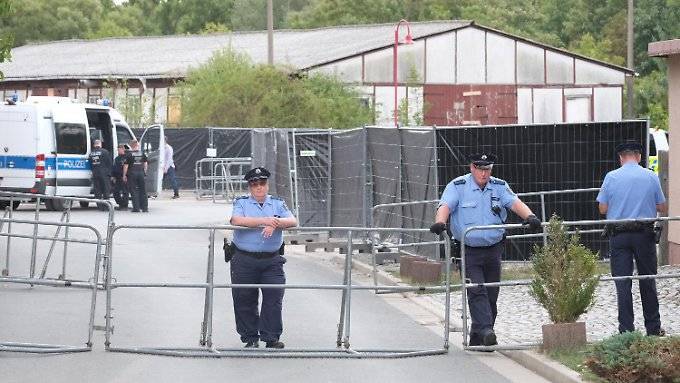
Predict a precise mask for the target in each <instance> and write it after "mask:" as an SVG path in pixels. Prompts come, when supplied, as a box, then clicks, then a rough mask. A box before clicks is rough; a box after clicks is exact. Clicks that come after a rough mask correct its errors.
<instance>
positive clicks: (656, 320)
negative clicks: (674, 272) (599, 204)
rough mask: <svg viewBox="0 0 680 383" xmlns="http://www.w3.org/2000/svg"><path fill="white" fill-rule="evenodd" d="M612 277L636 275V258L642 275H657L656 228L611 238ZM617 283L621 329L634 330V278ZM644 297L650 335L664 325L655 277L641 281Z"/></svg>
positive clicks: (641, 295) (643, 309)
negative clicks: (634, 270) (654, 230)
mask: <svg viewBox="0 0 680 383" xmlns="http://www.w3.org/2000/svg"><path fill="white" fill-rule="evenodd" d="M609 247H610V248H609V251H610V256H611V262H610V265H611V272H612V276H614V277H619V276H624V275H633V260H634V261H635V266H636V267H637V270H638V275H655V274H656V269H657V265H656V244H655V242H654V233H653V232H652V231H641V232H631V233H619V234H615V235H614V236H613V237H612V238H611V239H610V240H609ZM615 283H616V298H617V303H618V308H619V332H625V331H634V330H635V324H634V316H633V294H632V293H631V286H632V284H633V282H632V280H630V279H628V280H620V281H615ZM639 284H640V298H641V300H642V312H643V314H644V317H645V328H646V329H647V334H658V333H659V330H660V328H661V317H660V316H659V298H658V296H657V293H656V281H655V280H654V279H645V280H640V281H639Z"/></svg>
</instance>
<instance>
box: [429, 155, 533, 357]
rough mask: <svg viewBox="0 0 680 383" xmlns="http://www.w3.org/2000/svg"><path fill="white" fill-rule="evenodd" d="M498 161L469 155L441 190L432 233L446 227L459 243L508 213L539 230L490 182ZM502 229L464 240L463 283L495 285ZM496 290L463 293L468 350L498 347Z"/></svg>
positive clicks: (511, 196)
mask: <svg viewBox="0 0 680 383" xmlns="http://www.w3.org/2000/svg"><path fill="white" fill-rule="evenodd" d="M495 162H496V156H494V155H493V154H488V153H483V154H474V155H471V156H470V173H468V174H466V175H463V176H460V177H457V178H455V179H454V180H453V181H451V182H449V184H448V185H446V188H445V189H444V193H443V194H442V196H441V201H440V202H439V208H438V209H437V214H436V216H435V223H434V224H433V225H432V226H431V227H430V231H431V232H433V233H435V234H441V233H443V232H445V231H446V230H447V228H448V225H447V221H449V222H450V228H451V232H452V233H453V239H454V240H456V241H461V239H462V237H463V233H464V232H465V229H467V228H468V227H471V226H480V225H499V224H503V223H504V222H505V220H506V218H507V216H508V213H507V210H506V209H510V210H512V211H513V212H515V213H516V214H517V215H518V216H520V217H521V218H522V219H524V220H525V223H526V224H528V225H529V226H530V227H531V229H533V230H538V229H540V227H541V221H540V220H539V219H538V218H536V216H535V215H534V214H533V213H532V212H531V209H529V207H528V206H527V205H526V204H525V203H524V202H522V201H521V200H520V199H519V198H518V197H517V196H516V195H515V193H513V191H512V189H510V186H509V185H508V184H507V183H506V182H505V181H503V180H501V179H499V178H494V177H491V170H492V168H493V165H494V163H495ZM504 238H505V230H502V229H498V230H477V231H472V232H470V233H469V234H468V235H467V236H466V237H465V278H467V279H468V280H470V281H471V282H472V283H485V282H498V281H500V278H501V258H502V256H503V251H504V244H503V242H504ZM498 292H499V288H498V287H486V286H482V287H473V288H470V289H468V290H467V298H468V306H469V307H470V317H471V318H472V325H471V328H470V340H469V345H470V346H480V345H484V346H493V345H495V344H497V341H496V334H495V332H494V329H493V326H494V323H495V321H496V314H497V307H496V301H497V300H498Z"/></svg>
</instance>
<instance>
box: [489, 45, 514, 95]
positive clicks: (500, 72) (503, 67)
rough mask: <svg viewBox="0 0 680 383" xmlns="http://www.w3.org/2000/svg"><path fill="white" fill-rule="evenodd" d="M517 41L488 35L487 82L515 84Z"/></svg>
mask: <svg viewBox="0 0 680 383" xmlns="http://www.w3.org/2000/svg"><path fill="white" fill-rule="evenodd" d="M515 61H516V60H515V40H513V39H509V38H507V37H503V36H500V35H497V34H495V33H487V34H486V82H487V83H489V84H514V83H515Z"/></svg>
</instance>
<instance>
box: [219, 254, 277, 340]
mask: <svg viewBox="0 0 680 383" xmlns="http://www.w3.org/2000/svg"><path fill="white" fill-rule="evenodd" d="M284 263H286V258H284V257H282V256H280V255H278V252H276V255H274V256H273V257H270V258H255V257H253V256H250V255H245V254H244V253H243V252H242V251H240V250H238V249H237V250H236V252H235V253H234V258H233V259H232V260H231V283H238V284H240V283H261V284H285V283H286V275H285V273H284V271H283V264H284ZM260 290H262V309H261V310H259V312H258V307H257V306H258V301H259V291H260ZM231 292H232V298H233V299H234V316H235V317H236V331H237V332H238V333H239V335H240V336H241V341H242V342H243V343H248V342H251V341H257V340H262V341H264V342H275V341H278V340H279V337H280V336H281V333H282V332H283V319H282V318H281V310H282V307H283V292H284V289H269V288H267V289H254V288H234V289H232V291H231Z"/></svg>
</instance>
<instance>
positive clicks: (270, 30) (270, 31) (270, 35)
mask: <svg viewBox="0 0 680 383" xmlns="http://www.w3.org/2000/svg"><path fill="white" fill-rule="evenodd" d="M630 1H632V0H630ZM267 64H269V65H274V4H273V0H267Z"/></svg>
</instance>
